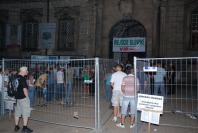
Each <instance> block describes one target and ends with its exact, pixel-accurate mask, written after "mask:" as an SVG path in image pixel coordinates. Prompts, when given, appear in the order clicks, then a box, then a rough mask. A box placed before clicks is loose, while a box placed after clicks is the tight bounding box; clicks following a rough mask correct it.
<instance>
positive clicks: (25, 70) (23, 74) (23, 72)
mask: <svg viewBox="0 0 198 133" xmlns="http://www.w3.org/2000/svg"><path fill="white" fill-rule="evenodd" d="M19 74H20V75H22V76H26V75H27V74H28V68H27V67H26V66H22V67H21V68H20V72H19Z"/></svg>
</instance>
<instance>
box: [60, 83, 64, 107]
mask: <svg viewBox="0 0 198 133" xmlns="http://www.w3.org/2000/svg"><path fill="white" fill-rule="evenodd" d="M60 89H61V91H60V97H61V102H60V104H62V105H63V104H64V98H65V87H64V83H61V88H60Z"/></svg>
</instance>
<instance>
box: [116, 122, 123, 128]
mask: <svg viewBox="0 0 198 133" xmlns="http://www.w3.org/2000/svg"><path fill="white" fill-rule="evenodd" d="M116 126H117V127H120V128H125V126H124V125H122V124H121V123H120V124H116Z"/></svg>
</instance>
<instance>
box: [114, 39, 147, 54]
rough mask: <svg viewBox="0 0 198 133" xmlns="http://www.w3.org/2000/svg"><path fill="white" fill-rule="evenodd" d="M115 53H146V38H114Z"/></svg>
mask: <svg viewBox="0 0 198 133" xmlns="http://www.w3.org/2000/svg"><path fill="white" fill-rule="evenodd" d="M113 52H145V37H129V38H113Z"/></svg>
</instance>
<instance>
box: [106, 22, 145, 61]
mask: <svg viewBox="0 0 198 133" xmlns="http://www.w3.org/2000/svg"><path fill="white" fill-rule="evenodd" d="M114 37H122V38H125V37H145V38H146V37H147V32H146V30H145V28H144V26H143V25H142V24H141V23H140V22H138V21H136V20H122V21H120V22H118V23H117V24H116V25H114V26H113V27H112V29H111V31H110V45H109V57H110V58H113V52H112V47H113V38H114ZM146 43H147V42H146ZM146 46H147V45H146ZM127 54H128V59H132V58H133V56H137V57H146V52H130V53H127Z"/></svg>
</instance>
